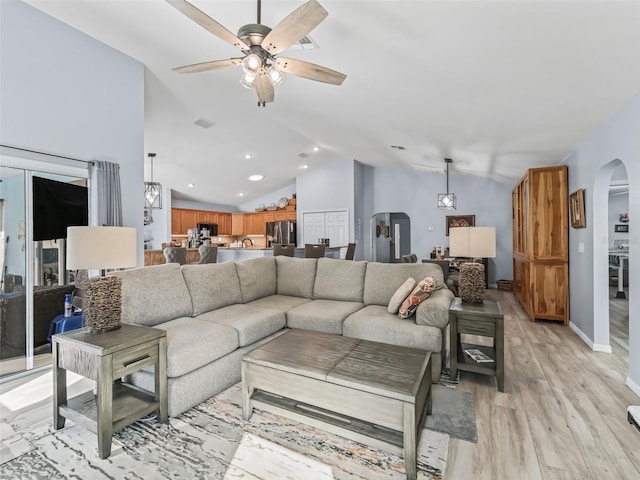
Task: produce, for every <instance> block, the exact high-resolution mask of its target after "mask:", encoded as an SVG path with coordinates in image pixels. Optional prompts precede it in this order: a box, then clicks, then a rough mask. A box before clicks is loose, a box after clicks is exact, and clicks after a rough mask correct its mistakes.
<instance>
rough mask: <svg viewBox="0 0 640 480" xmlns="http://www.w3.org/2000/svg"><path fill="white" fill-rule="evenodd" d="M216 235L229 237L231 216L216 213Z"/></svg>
mask: <svg viewBox="0 0 640 480" xmlns="http://www.w3.org/2000/svg"><path fill="white" fill-rule="evenodd" d="M218 235H231V214H230V213H224V212H218Z"/></svg>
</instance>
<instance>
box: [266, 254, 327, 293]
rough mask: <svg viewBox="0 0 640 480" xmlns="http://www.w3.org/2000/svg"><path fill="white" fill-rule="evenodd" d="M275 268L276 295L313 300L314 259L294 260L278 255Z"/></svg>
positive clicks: (315, 260)
mask: <svg viewBox="0 0 640 480" xmlns="http://www.w3.org/2000/svg"><path fill="white" fill-rule="evenodd" d="M275 259H276V268H277V273H278V281H277V288H276V291H277V292H278V295H291V296H293V297H303V298H313V284H314V282H315V280H316V265H317V264H318V260H317V259H316V258H295V257H285V256H284V255H278V256H277V257H275Z"/></svg>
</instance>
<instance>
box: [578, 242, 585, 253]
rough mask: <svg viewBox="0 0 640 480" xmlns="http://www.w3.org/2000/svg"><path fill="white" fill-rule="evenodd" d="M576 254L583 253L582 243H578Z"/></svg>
mask: <svg viewBox="0 0 640 480" xmlns="http://www.w3.org/2000/svg"><path fill="white" fill-rule="evenodd" d="M578 253H584V242H578Z"/></svg>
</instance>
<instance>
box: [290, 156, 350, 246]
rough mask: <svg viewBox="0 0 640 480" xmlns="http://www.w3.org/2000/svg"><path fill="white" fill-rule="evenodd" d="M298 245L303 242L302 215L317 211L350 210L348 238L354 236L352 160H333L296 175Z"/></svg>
mask: <svg viewBox="0 0 640 480" xmlns="http://www.w3.org/2000/svg"><path fill="white" fill-rule="evenodd" d="M296 192H298V193H297V203H298V206H297V209H298V220H299V221H300V224H299V225H298V245H301V244H302V216H301V215H302V214H303V213H304V212H313V211H318V210H337V209H344V208H346V209H348V210H349V238H354V161H353V160H335V161H333V162H331V163H329V164H328V165H325V166H324V167H322V168H314V169H313V170H311V171H310V172H307V173H304V174H302V175H299V176H298V177H297V178H296Z"/></svg>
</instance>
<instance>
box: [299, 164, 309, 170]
mask: <svg viewBox="0 0 640 480" xmlns="http://www.w3.org/2000/svg"><path fill="white" fill-rule="evenodd" d="M300 168H304V169H307V168H309V165H302V166H301V167H300Z"/></svg>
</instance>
